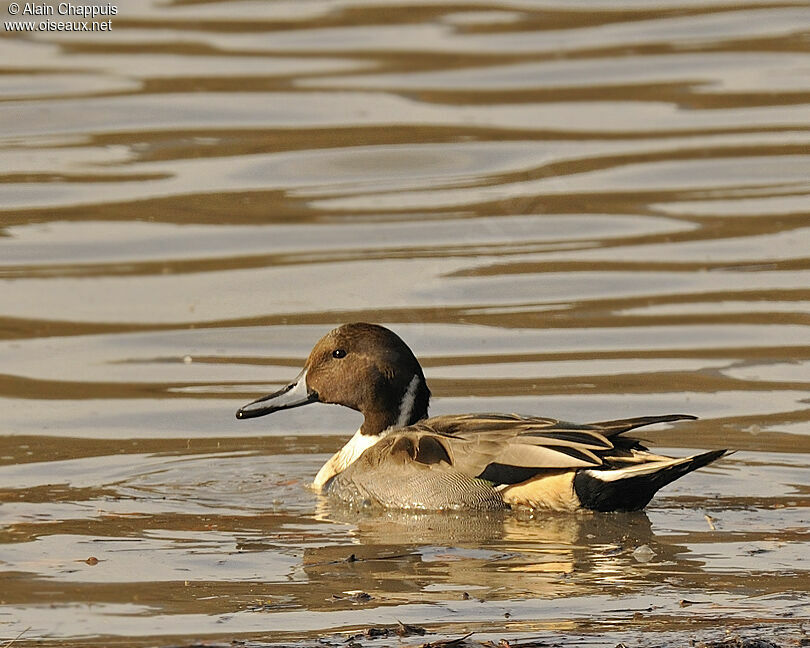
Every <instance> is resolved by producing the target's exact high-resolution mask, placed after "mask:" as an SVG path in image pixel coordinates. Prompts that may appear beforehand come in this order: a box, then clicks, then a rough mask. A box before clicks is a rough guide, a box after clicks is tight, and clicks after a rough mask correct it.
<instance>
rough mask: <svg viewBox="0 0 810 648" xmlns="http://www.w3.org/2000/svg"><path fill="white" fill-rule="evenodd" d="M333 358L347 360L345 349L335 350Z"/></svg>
mask: <svg viewBox="0 0 810 648" xmlns="http://www.w3.org/2000/svg"><path fill="white" fill-rule="evenodd" d="M332 357H333V358H345V357H346V350H345V349H335V350H334V351H332Z"/></svg>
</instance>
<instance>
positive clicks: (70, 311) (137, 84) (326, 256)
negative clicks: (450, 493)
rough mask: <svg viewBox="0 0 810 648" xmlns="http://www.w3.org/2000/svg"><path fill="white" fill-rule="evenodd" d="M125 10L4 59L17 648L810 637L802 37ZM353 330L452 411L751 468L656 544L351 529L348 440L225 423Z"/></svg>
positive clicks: (426, 5) (698, 16)
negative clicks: (340, 466)
mask: <svg viewBox="0 0 810 648" xmlns="http://www.w3.org/2000/svg"><path fill="white" fill-rule="evenodd" d="M118 9H119V12H118V15H116V16H114V17H113V18H112V19H111V20H112V31H109V32H105V33H100V32H95V33H66V32H61V33H56V32H51V33H42V32H40V33H29V34H25V35H22V36H21V35H19V34H16V35H12V34H11V33H9V32H7V31H3V38H2V39H0V53H2V60H3V64H2V66H0V367H1V368H2V369H0V400H1V401H2V402H0V412H1V413H0V435H1V436H0V502H2V505H0V643H2V642H4V641H5V642H6V643H8V642H9V641H11V640H14V639H15V638H17V637H19V638H18V639H17V640H16V641H15V642H14V644H15V646H16V645H19V646H28V645H35V644H36V645H53V646H56V645H58V646H66V647H79V646H88V645H98V646H111V645H116V646H133V647H134V646H168V645H178V644H187V643H188V642H190V641H192V640H193V639H195V638H196V639H201V640H204V641H207V642H209V643H216V642H223V643H227V642H230V641H231V640H232V639H234V638H239V639H243V640H251V641H253V642H256V643H257V644H258V645H266V644H268V643H277V642H282V641H287V642H289V641H294V642H303V643H305V644H312V643H313V642H314V641H315V640H316V639H317V638H323V637H326V641H327V642H331V643H334V644H337V643H340V642H342V641H344V639H345V638H346V637H349V636H351V635H355V634H357V633H359V632H362V631H363V630H364V629H366V628H368V627H371V626H375V627H376V626H380V627H383V626H384V627H388V628H391V627H393V626H394V625H396V623H397V621H401V622H403V623H409V624H417V625H420V626H423V627H425V628H426V629H427V630H428V631H429V634H427V635H425V636H424V637H420V636H415V637H410V638H405V639H396V640H395V641H399V642H402V643H404V644H406V645H412V644H414V645H416V644H420V643H424V642H425V641H433V640H436V639H439V638H443V637H455V636H460V635H463V634H466V633H468V632H475V634H474V635H473V637H471V638H470V639H469V640H468V643H471V644H472V645H477V644H476V643H475V642H483V641H487V640H489V641H494V642H497V641H498V640H499V639H502V638H508V639H510V640H512V641H513V642H514V641H515V640H516V639H517V640H520V639H525V638H528V637H535V638H537V637H539V638H540V639H541V640H542V641H546V642H549V643H555V642H556V643H565V642H568V641H572V640H575V641H577V642H579V643H582V644H584V645H599V646H602V645H606V646H614V645H616V644H617V643H619V642H626V643H628V645H629V644H633V645H651V644H662V643H663V644H676V643H677V644H683V643H685V642H686V641H688V640H689V639H691V638H698V639H707V640H709V639H722V638H723V637H724V636H725V634H724V633H725V632H726V631H731V632H739V633H740V634H741V635H743V636H768V637H771V638H774V637H776V638H777V640H778V641H780V642H791V641H800V640H801V632H802V630H803V628H804V629H805V630H806V629H807V627H808V626H807V619H808V616H809V615H810V587H808V583H810V578H809V577H810V563H808V556H810V551H808V549H809V548H810V478H809V475H808V468H810V460H809V459H808V456H810V454H808V453H810V434H808V432H809V431H810V406H808V403H810V400H808V389H809V388H810V270H809V268H810V255H809V253H808V250H810V200H808V194H810V180H808V178H810V156H808V150H809V149H808V144H810V109H808V104H810V82H808V79H810V77H808V75H807V69H808V65H810V58H809V57H808V51H810V38H809V37H808V25H809V24H810V8H808V6H807V5H806V4H804V3H793V2H756V3H751V2H743V3H740V2H735V3H723V2H719V3H714V4H712V5H711V6H709V5H706V4H705V3H699V2H691V1H689V0H673V2H671V3H667V4H661V5H658V6H651V5H650V4H649V3H636V2H632V1H630V0H625V1H623V2H621V3H615V2H610V3H608V2H599V1H597V0H594V1H590V2H581V3H577V4H575V5H572V4H565V3H556V4H555V3H552V2H545V1H543V2H510V3H506V2H502V3H498V2H486V1H484V2H471V3H467V4H463V5H458V4H456V5H453V4H449V3H446V2H422V3H415V2H409V1H405V2H398V1H396V0H385V1H383V2H381V3H377V4H370V3H366V2H338V1H333V2H317V1H311V2H297V3H293V2H274V3H264V2H222V1H220V2H176V3H174V4H169V3H157V2H152V1H149V0H128V1H127V2H126V3H121V4H120V5H119V6H118ZM5 19H6V17H4V20H5ZM358 320H365V321H374V322H380V323H383V324H386V325H388V326H390V327H391V328H393V329H394V330H396V331H397V332H398V333H399V334H400V335H401V336H402V337H403V338H404V339H405V340H406V341H407V342H408V343H409V344H410V345H411V346H412V348H413V349H414V351H415V352H416V354H417V356H419V357H420V358H421V359H422V361H423V365H424V366H425V372H426V375H427V378H428V380H429V382H430V385H431V388H432V390H433V392H434V395H435V398H434V401H433V407H432V412H433V413H435V414H441V413H452V412H467V411H507V412H509V411H516V412H521V413H525V414H532V413H534V414H543V415H547V416H556V417H559V418H564V419H572V420H576V421H590V420H604V419H608V418H619V417H626V416H633V415H643V414H654V413H668V412H688V413H692V414H696V415H699V416H700V417H701V418H700V420H699V421H696V422H686V423H682V424H679V425H677V426H671V427H663V426H661V427H660V428H659V429H657V430H651V431H649V432H647V433H645V436H646V437H647V438H649V439H651V440H653V441H654V443H655V447H656V448H657V449H661V450H664V451H668V452H672V453H675V454H686V453H688V452H691V451H693V450H696V449H710V448H718V447H732V448H735V449H737V450H738V452H737V453H736V454H734V455H732V456H731V457H729V458H727V459H724V460H723V461H721V462H719V463H718V464H715V465H713V466H711V467H709V468H707V469H704V470H701V471H699V472H698V473H695V474H693V475H690V476H689V477H687V478H685V479H683V480H681V481H679V482H677V483H676V484H673V485H672V486H670V487H668V488H666V489H665V490H664V491H662V492H661V493H660V494H659V495H658V496H657V497H656V498H655V499H654V500H653V502H652V503H651V504H650V506H649V507H648V509H647V511H646V512H645V513H637V514H613V515H609V514H608V515H593V516H587V515H583V516H546V515H544V516H539V517H537V518H533V517H531V516H528V515H510V514H507V515H494V514H493V515H488V516H481V515H477V516H472V517H471V516H467V515H456V514H445V515H424V514H423V515H411V514H403V513H396V512H390V513H387V514H381V515H370V514H369V515H358V514H356V513H351V512H349V511H345V510H341V509H340V508H339V507H336V506H334V505H333V504H330V503H329V502H327V501H323V500H321V499H320V498H319V497H318V496H316V495H315V494H314V493H312V492H311V491H310V490H309V489H308V488H307V487H306V485H307V484H308V483H309V482H310V481H311V479H312V477H313V476H314V475H315V473H316V472H317V470H318V468H319V467H320V465H321V464H322V463H323V461H324V460H325V458H326V457H327V456H328V455H329V453H331V452H334V451H335V450H336V449H337V448H338V447H340V445H342V443H343V442H344V441H345V439H346V438H347V437H348V435H349V434H350V433H352V432H353V431H354V430H355V429H356V427H357V424H358V423H359V418H358V415H357V414H356V413H353V412H349V411H347V410H342V409H341V408H335V407H332V408H330V407H328V406H323V405H315V406H311V407H308V408H303V409H298V410H294V411H291V412H283V413H279V414H276V415H274V416H271V417H267V418H263V419H259V420H256V421H237V420H236V419H235V418H234V412H235V410H236V409H237V408H238V407H239V406H240V405H242V404H244V403H245V402H247V401H248V400H250V399H252V398H253V397H255V396H257V395H259V394H262V393H266V391H268V390H270V389H274V388H277V387H278V386H279V385H281V384H283V383H285V382H287V381H288V380H290V379H291V378H292V377H294V376H295V375H296V374H297V373H298V370H299V367H300V365H301V363H302V362H303V360H304V358H305V357H306V354H307V353H308V351H309V349H310V347H311V346H312V344H313V343H314V342H315V341H316V340H317V339H318V338H319V337H320V336H321V335H323V334H324V333H325V332H326V331H328V330H329V329H330V328H332V327H334V326H336V325H338V324H340V323H342V322H346V321H358ZM352 556H353V557H354V558H350V557H352ZM361 593H364V594H366V595H368V596H364V595H363V594H361ZM358 640H359V641H360V642H361V643H363V644H364V645H365V644H370V645H379V644H381V643H382V644H384V643H385V642H386V641H387V642H391V641H394V640H393V639H390V638H389V639H385V638H383V639H379V640H373V639H371V638H368V637H362V638H360V639H358Z"/></svg>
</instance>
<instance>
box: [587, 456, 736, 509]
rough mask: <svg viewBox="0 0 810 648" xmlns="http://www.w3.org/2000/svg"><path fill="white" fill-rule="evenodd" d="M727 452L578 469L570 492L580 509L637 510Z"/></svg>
mask: <svg viewBox="0 0 810 648" xmlns="http://www.w3.org/2000/svg"><path fill="white" fill-rule="evenodd" d="M727 452H728V450H711V451H709V452H704V453H703V454H699V455H694V456H692V457H684V458H683V459H672V460H670V461H655V462H651V463H646V464H640V465H637V466H631V467H629V468H619V469H616V470H599V469H594V468H588V469H585V470H580V471H578V472H577V474H576V476H575V477H574V491H575V492H576V494H577V497H579V501H580V502H581V503H582V506H583V508H588V509H592V510H594V511H638V510H640V509H642V508H644V507H645V506H646V505H647V504H648V503H649V501H650V500H651V499H652V498H653V495H655V493H656V492H657V491H658V489H660V488H663V487H664V486H666V485H667V484H669V483H671V482H673V481H675V480H676V479H678V478H679V477H683V476H684V475H686V474H687V473H690V472H692V471H693V470H697V469H698V468H702V467H703V466H705V465H707V464H710V463H711V462H712V461H715V460H716V459H719V458H720V457H722V456H723V455H725V454H726V453H727Z"/></svg>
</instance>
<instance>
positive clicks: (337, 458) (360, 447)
mask: <svg viewBox="0 0 810 648" xmlns="http://www.w3.org/2000/svg"><path fill="white" fill-rule="evenodd" d="M382 437H383V435H382V434H380V435H373V434H362V433H361V432H360V430H357V432H355V433H354V436H353V437H352V438H351V439H349V441H348V443H346V445H345V446H343V447H342V448H341V449H340V450H338V451H337V452H336V453H335V454H333V455H332V456H331V457H330V458H329V461H327V462H326V463H325V464H324V465H323V466H322V467H321V469H320V470H319V471H318V474H317V475H315V480H314V481H313V482H312V488H315V489H317V490H321V489H322V488H323V485H324V484H325V483H326V482H328V481H329V480H330V479H332V477H334V476H335V475H337V474H338V473H340V472H343V471H344V470H346V468H348V467H349V466H350V465H351V464H352V463H353V462H354V461H355V460H356V459H357V457H359V456H360V455H361V454H363V453H364V452H365V451H366V450H367V449H368V448H370V447H371V446H373V445H374V444H375V443H377V441H379V440H380V439H381V438H382Z"/></svg>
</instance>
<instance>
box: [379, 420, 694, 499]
mask: <svg viewBox="0 0 810 648" xmlns="http://www.w3.org/2000/svg"><path fill="white" fill-rule="evenodd" d="M685 418H690V419H691V418H694V417H692V416H688V415H684V414H667V415H664V416H645V417H638V418H632V419H622V420H616V421H605V422H600V423H590V424H586V425H579V424H576V423H570V422H567V421H560V420H557V419H552V418H544V417H527V416H519V415H517V414H465V415H451V416H437V417H434V418H430V419H426V420H424V421H420V422H419V423H417V424H415V425H412V426H410V427H408V428H403V429H402V430H397V431H395V432H392V434H393V435H395V436H396V437H400V438H402V439H406V438H407V439H408V441H407V442H406V441H404V440H403V441H402V444H403V445H401V446H396V444H394V445H392V446H390V447H391V448H394V447H398V448H406V447H407V448H412V451H411V455H412V456H411V459H412V460H413V461H416V462H418V463H425V464H428V465H430V464H437V463H440V462H444V463H445V464H446V465H448V466H452V467H453V468H454V469H455V470H457V471H459V472H461V473H463V474H465V475H469V476H470V477H481V478H483V479H487V480H489V481H492V482H495V483H497V484H514V483H517V482H521V481H524V480H526V479H530V478H531V477H532V476H534V475H535V474H537V473H538V472H541V471H548V470H560V469H576V468H596V467H604V468H619V467H623V466H628V465H637V464H643V463H647V462H651V461H662V460H665V459H667V457H664V456H662V455H657V454H654V453H652V452H649V451H648V450H647V449H646V448H645V447H644V446H643V445H641V443H640V442H639V441H638V440H637V439H633V438H630V437H620V436H619V435H621V434H623V433H624V432H628V431H630V430H634V429H636V428H638V427H641V426H643V425H651V424H653V423H663V422H671V421H676V420H680V419H685ZM380 450H382V448H380Z"/></svg>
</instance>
